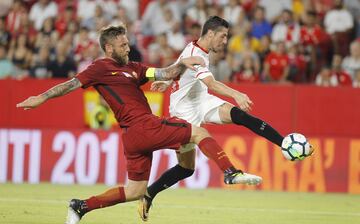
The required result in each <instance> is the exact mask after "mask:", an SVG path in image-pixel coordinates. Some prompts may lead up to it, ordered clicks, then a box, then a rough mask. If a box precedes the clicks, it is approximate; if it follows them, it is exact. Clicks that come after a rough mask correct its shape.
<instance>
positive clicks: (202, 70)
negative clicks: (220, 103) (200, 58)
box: [195, 66, 213, 79]
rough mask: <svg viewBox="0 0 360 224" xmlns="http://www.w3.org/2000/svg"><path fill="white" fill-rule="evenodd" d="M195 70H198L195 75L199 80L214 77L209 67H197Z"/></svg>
mask: <svg viewBox="0 0 360 224" xmlns="http://www.w3.org/2000/svg"><path fill="white" fill-rule="evenodd" d="M195 68H196V69H197V71H196V73H195V78H197V79H204V78H206V77H208V76H213V74H212V73H211V72H210V70H209V68H208V67H201V66H196V67H195Z"/></svg>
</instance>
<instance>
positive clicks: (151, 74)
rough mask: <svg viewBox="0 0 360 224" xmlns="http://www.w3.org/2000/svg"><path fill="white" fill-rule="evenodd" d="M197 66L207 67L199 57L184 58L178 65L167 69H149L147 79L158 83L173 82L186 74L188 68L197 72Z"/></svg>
mask: <svg viewBox="0 0 360 224" xmlns="http://www.w3.org/2000/svg"><path fill="white" fill-rule="evenodd" d="M195 65H200V66H205V62H204V60H203V59H202V58H201V57H198V56H193V57H188V58H182V59H180V60H179V61H178V62H177V63H175V64H173V65H170V66H169V67H166V68H148V69H147V70H146V77H147V78H149V79H150V80H156V81H166V80H172V79H174V78H176V77H177V76H179V75H181V74H182V73H184V71H185V70H186V69H187V68H189V69H192V70H196V68H195V67H194V66H195Z"/></svg>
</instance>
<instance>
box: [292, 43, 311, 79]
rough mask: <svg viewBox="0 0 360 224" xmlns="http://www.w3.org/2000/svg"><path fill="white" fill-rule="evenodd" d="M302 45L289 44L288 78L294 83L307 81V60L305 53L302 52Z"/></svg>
mask: <svg viewBox="0 0 360 224" xmlns="http://www.w3.org/2000/svg"><path fill="white" fill-rule="evenodd" d="M300 47H301V46H300V45H297V44H293V45H291V46H289V50H288V57H289V76H288V80H289V81H291V82H294V83H304V82H306V70H307V60H306V57H305V55H303V54H302V53H300Z"/></svg>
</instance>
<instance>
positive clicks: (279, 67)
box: [263, 42, 289, 83]
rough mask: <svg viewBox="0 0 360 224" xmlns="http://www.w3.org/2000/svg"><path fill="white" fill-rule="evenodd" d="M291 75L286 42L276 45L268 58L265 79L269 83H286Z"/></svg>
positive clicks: (265, 66) (264, 73) (264, 71)
mask: <svg viewBox="0 0 360 224" xmlns="http://www.w3.org/2000/svg"><path fill="white" fill-rule="evenodd" d="M288 75H289V58H288V56H287V53H286V46H285V43H284V42H278V43H275V44H274V50H273V51H271V53H270V54H268V55H267V56H266V59H265V63H264V70H263V77H264V79H265V81H268V82H278V83H285V82H287V78H288Z"/></svg>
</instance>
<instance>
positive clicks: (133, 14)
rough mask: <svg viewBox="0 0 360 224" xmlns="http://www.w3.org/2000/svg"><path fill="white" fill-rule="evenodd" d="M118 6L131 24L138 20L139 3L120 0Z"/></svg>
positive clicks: (130, 0) (132, 0) (131, 0)
mask: <svg viewBox="0 0 360 224" xmlns="http://www.w3.org/2000/svg"><path fill="white" fill-rule="evenodd" d="M119 6H120V7H122V8H124V9H125V11H126V12H127V16H128V17H129V19H130V21H131V22H135V21H136V20H138V19H139V1H134V0H121V1H119Z"/></svg>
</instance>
